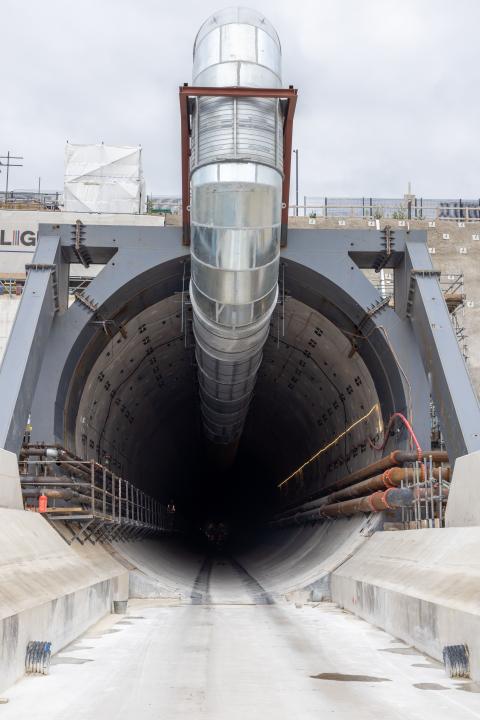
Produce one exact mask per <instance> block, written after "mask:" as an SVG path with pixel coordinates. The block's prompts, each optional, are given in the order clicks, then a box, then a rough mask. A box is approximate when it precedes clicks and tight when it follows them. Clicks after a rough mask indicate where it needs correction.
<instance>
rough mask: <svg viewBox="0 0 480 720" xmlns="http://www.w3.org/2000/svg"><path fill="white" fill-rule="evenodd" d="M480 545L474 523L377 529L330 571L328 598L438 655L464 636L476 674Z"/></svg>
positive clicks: (479, 676) (476, 675) (479, 671)
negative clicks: (379, 530)
mask: <svg viewBox="0 0 480 720" xmlns="http://www.w3.org/2000/svg"><path fill="white" fill-rule="evenodd" d="M479 548H480V528H479V527H470V528H444V529H431V530H427V529H426V530H406V531H398V532H380V533H376V534H375V535H373V536H372V537H371V538H370V539H369V540H368V541H367V542H366V543H364V544H363V545H362V546H361V547H360V548H359V549H358V551H357V552H356V553H355V555H354V556H353V557H351V558H350V559H349V560H347V561H346V562H345V563H344V564H343V565H342V566H341V567H339V568H338V569H337V570H336V571H335V572H334V573H333V574H332V577H331V593H332V599H333V600H334V601H335V602H336V603H338V604H339V605H340V606H341V607H343V608H346V609H347V610H350V611H351V612H353V613H355V614H357V615H359V616H360V617H362V618H364V619H365V620H367V621H368V622H371V623H372V624H374V625H377V626H379V627H381V628H384V629H385V630H386V631H387V632H389V633H391V634H392V635H394V636H395V637H397V638H401V639H402V640H403V641H404V642H407V643H410V644H411V645H413V646H415V647H416V648H418V649H419V650H421V651H423V652H425V653H427V654H428V655H430V656H432V657H434V658H436V659H437V660H442V649H443V647H444V646H445V645H457V644H463V643H465V644H467V645H468V646H469V649H470V653H471V667H472V677H473V679H475V680H480V553H479Z"/></svg>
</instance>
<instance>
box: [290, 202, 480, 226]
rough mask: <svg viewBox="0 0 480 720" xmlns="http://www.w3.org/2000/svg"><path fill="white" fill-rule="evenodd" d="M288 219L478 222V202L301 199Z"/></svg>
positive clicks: (479, 210)
mask: <svg viewBox="0 0 480 720" xmlns="http://www.w3.org/2000/svg"><path fill="white" fill-rule="evenodd" d="M289 215H290V216H291V217H295V216H298V217H308V218H311V219H316V218H364V219H366V220H381V219H383V218H385V219H393V220H453V221H457V222H458V221H460V222H462V221H463V222H475V221H477V222H478V221H480V199H476V200H461V199H455V200H448V199H446V200H440V199H435V200H432V199H424V198H417V197H415V196H407V197H405V198H386V199H384V198H372V197H362V198H329V197H307V196H305V197H304V201H303V204H298V205H290V206H289Z"/></svg>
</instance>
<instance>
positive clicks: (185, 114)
mask: <svg viewBox="0 0 480 720" xmlns="http://www.w3.org/2000/svg"><path fill="white" fill-rule="evenodd" d="M194 97H236V98H239V97H240V98H242V97H243V98H246V97H256V98H279V99H281V100H285V111H284V120H283V189H282V234H281V244H282V246H285V245H286V244H287V230H288V204H289V200H290V168H291V163H292V130H293V115H294V113H295V105H296V104H297V90H296V89H295V88H294V87H293V85H290V87H289V88H288V89H285V88H284V89H282V88H250V87H192V86H190V85H187V84H185V85H183V86H182V87H180V120H181V124H180V129H181V139H182V214H183V244H184V245H190V137H191V134H192V128H191V125H190V117H191V107H190V106H189V99H190V98H194Z"/></svg>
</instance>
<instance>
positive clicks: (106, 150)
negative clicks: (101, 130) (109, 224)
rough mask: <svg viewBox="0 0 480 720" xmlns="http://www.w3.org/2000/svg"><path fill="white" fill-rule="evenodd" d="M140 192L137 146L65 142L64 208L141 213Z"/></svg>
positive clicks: (139, 152)
mask: <svg viewBox="0 0 480 720" xmlns="http://www.w3.org/2000/svg"><path fill="white" fill-rule="evenodd" d="M144 195H145V182H144V179H143V171H142V150H141V147H139V146H136V147H131V146H127V145H104V144H103V143H102V144H101V145H75V144H71V143H67V146H66V148H65V191H64V210H66V211H72V212H97V213H98V212H99V213H142V212H144Z"/></svg>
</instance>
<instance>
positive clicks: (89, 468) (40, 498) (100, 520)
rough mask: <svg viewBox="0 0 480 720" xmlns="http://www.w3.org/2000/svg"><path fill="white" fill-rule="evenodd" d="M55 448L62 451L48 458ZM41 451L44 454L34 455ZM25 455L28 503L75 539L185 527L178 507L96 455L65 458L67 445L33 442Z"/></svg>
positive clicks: (22, 470) (23, 475)
mask: <svg viewBox="0 0 480 720" xmlns="http://www.w3.org/2000/svg"><path fill="white" fill-rule="evenodd" d="M49 450H50V451H51V452H52V453H53V452H57V453H59V456H60V457H58V458H56V459H48V457H49V456H48V454H47V453H48V451H49ZM40 451H41V452H42V454H43V455H44V457H43V458H42V459H33V458H34V457H35V456H34V453H36V452H40ZM22 457H23V458H24V459H22V460H21V461H20V462H19V468H20V481H21V486H22V494H23V498H24V505H25V509H26V510H31V511H34V512H40V513H41V514H43V515H44V516H45V517H46V518H47V519H48V520H50V521H51V522H55V523H59V522H60V521H61V522H62V524H63V525H64V526H65V527H66V528H67V530H68V532H69V533H70V536H69V537H65V539H66V540H67V541H68V542H69V543H71V542H73V540H78V541H80V542H82V543H83V542H85V541H86V540H92V541H96V540H98V541H105V540H108V541H112V540H127V539H135V538H138V537H140V536H144V535H147V534H162V533H172V532H176V531H178V530H179V523H178V520H177V518H176V514H175V509H174V508H173V507H171V506H170V507H166V506H165V505H162V504H161V503H160V502H159V501H158V500H156V499H155V498H153V497H151V496H150V495H147V493H145V492H143V490H140V489H139V488H138V487H136V486H135V485H133V484H132V483H131V482H129V481H128V480H125V479H123V478H121V477H120V476H118V475H116V474H115V473H114V472H113V471H112V470H110V469H109V468H107V467H105V466H103V465H100V464H99V463H97V462H96V461H95V460H78V459H75V458H74V457H67V458H66V459H64V458H65V451H63V452H62V451H59V450H57V449H49V448H48V449H47V448H40V449H36V448H32V447H31V446H29V447H27V448H25V449H24V450H23V455H22ZM72 524H74V525H76V527H75V528H72V527H71V526H72ZM62 534H63V533H62Z"/></svg>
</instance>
